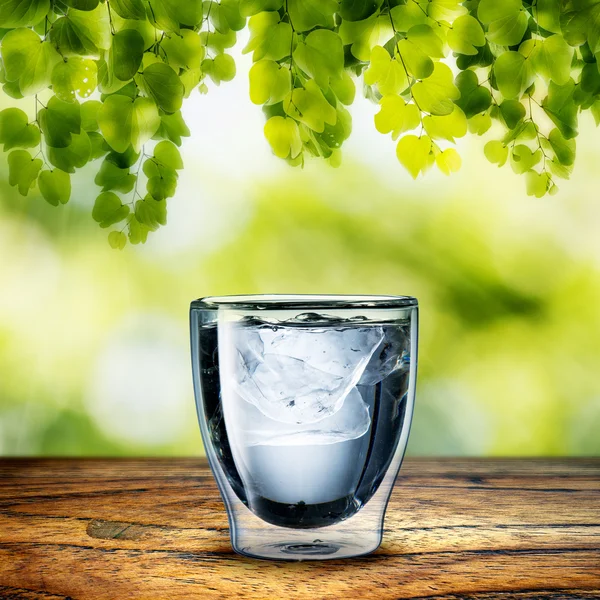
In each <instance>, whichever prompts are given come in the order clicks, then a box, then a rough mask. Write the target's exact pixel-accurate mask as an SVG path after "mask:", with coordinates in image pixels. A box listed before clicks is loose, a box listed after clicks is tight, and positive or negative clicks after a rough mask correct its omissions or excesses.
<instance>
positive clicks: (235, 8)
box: [204, 0, 246, 32]
mask: <svg viewBox="0 0 600 600" xmlns="http://www.w3.org/2000/svg"><path fill="white" fill-rule="evenodd" d="M206 4H208V5H209V6H208V9H209V10H210V19H211V21H212V24H213V25H214V27H215V29H217V31H221V32H225V31H227V30H229V29H231V30H233V31H240V30H242V29H243V28H244V25H245V24H246V18H245V17H243V16H242V15H241V14H240V0H221V2H219V3H218V4H217V3H216V2H213V1H212V0H208V2H206V0H205V6H206ZM204 12H205V14H206V12H207V10H206V9H205V11H204Z"/></svg>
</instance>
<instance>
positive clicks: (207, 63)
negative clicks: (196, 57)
mask: <svg viewBox="0 0 600 600" xmlns="http://www.w3.org/2000/svg"><path fill="white" fill-rule="evenodd" d="M201 69H202V71H203V72H204V73H205V74H206V75H208V76H209V77H210V78H211V79H212V80H213V82H214V83H216V84H217V85H219V84H220V83H221V82H222V81H231V80H232V79H233V78H234V77H235V62H234V60H233V58H232V57H231V56H229V54H218V55H217V56H215V58H214V59H211V58H207V59H205V60H203V61H202V65H201Z"/></svg>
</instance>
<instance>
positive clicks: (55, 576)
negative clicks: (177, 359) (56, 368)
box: [0, 458, 600, 600]
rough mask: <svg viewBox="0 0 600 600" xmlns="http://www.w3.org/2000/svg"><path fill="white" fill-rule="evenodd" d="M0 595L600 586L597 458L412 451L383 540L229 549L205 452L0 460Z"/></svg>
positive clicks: (573, 591)
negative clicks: (339, 555) (352, 546)
mask: <svg viewBox="0 0 600 600" xmlns="http://www.w3.org/2000/svg"><path fill="white" fill-rule="evenodd" d="M0 597H2V598H19V599H21V598H22V599H30V598H46V599H50V600H54V599H58V598H62V599H64V598H73V599H75V598H78V599H79V598H85V599H88V598H89V599H96V598H98V599H105V598H106V599H112V598H115V599H116V598H136V599H138V598H142V599H143V598H152V599H155V598H161V599H162V598H169V599H171V598H172V599H178V598H196V597H198V598H203V599H207V600H210V599H213V598H214V599H216V598H231V597H236V598H239V599H240V600H243V599H245V598H294V599H295V598H298V599H304V598H311V599H318V598H343V597H356V598H361V599H362V598H365V599H370V598H381V599H384V600H385V599H390V600H391V599H399V598H429V599H431V600H442V599H444V600H453V599H455V598H473V599H478V600H492V599H498V600H500V599H508V598H518V599H521V598H542V599H548V600H562V599H567V598H578V599H579V598H600V459H560V460H550V459H540V460H529V459H528V460H517V459H512V460H510V459H507V460H490V459H460V460H451V459H407V460H406V461H405V465H404V466H403V468H402V473H401V477H400V478H399V481H398V482H397V484H396V487H395V489H394V493H393V494H392V499H391V502H390V506H389V509H388V515H387V519H386V534H385V538H384V543H383V544H382V546H381V548H380V549H379V550H378V551H377V552H376V553H375V554H373V555H371V556H367V557H363V558H357V559H349V560H337V561H336V560H332V561H324V562H320V563H312V562H305V563H285V562H268V561H258V560H252V559H249V558H244V557H240V556H238V555H236V554H234V553H233V552H232V550H231V547H230V544H229V532H228V527H227V518H226V515H225V512H224V508H223V505H222V503H221V500H220V497H219V495H218V492H217V489H216V486H215V484H214V481H213V479H212V475H211V474H210V471H209V469H208V468H207V466H206V462H205V461H204V460H203V459H179V458H178V459H81V460H75V459H4V460H1V461H0Z"/></svg>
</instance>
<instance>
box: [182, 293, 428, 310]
mask: <svg viewBox="0 0 600 600" xmlns="http://www.w3.org/2000/svg"><path fill="white" fill-rule="evenodd" d="M414 306H418V302H417V299H416V298H413V297H412V296H387V295H345V294H241V295H231V296H205V297H203V298H198V299H197V300H194V301H193V302H192V303H191V306H190V308H191V309H192V310H194V309H196V310H218V309H234V310H295V309H301V310H312V309H323V308H332V309H336V310H340V309H345V308H349V309H352V308H371V309H399V308H407V307H414Z"/></svg>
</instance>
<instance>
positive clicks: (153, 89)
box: [141, 62, 183, 113]
mask: <svg viewBox="0 0 600 600" xmlns="http://www.w3.org/2000/svg"><path fill="white" fill-rule="evenodd" d="M141 78H142V80H143V84H144V90H145V91H146V92H147V93H148V95H149V96H151V97H152V98H154V100H155V102H156V105H157V106H158V107H159V108H160V109H162V110H164V111H165V112H167V113H173V112H175V111H176V110H179V109H180V108H181V104H182V101H183V84H182V83H181V80H180V79H179V77H177V73H175V71H174V70H173V68H172V67H170V66H169V65H166V64H164V63H158V62H157V63H154V64H151V65H150V66H149V67H146V68H145V69H144V71H143V73H142V75H141Z"/></svg>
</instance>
